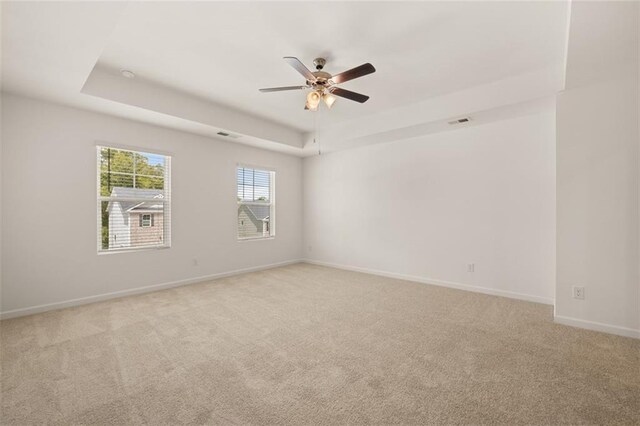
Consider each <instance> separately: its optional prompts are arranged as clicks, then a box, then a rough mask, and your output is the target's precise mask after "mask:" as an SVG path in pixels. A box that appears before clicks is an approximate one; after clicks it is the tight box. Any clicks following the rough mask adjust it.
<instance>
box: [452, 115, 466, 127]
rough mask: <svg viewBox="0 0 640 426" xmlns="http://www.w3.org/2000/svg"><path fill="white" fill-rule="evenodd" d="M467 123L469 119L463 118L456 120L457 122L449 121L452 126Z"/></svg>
mask: <svg viewBox="0 0 640 426" xmlns="http://www.w3.org/2000/svg"><path fill="white" fill-rule="evenodd" d="M469 121H471V119H470V118H469V117H463V118H458V119H457V120H453V121H450V122H449V124H451V125H452V126H453V125H455V124H462V123H468V122H469Z"/></svg>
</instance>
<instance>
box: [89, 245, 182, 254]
mask: <svg viewBox="0 0 640 426" xmlns="http://www.w3.org/2000/svg"><path fill="white" fill-rule="evenodd" d="M169 248H171V246H153V247H133V248H121V249H112V250H98V256H102V255H109V254H119V253H135V252H139V251H154V250H164V249H169Z"/></svg>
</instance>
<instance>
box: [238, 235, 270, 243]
mask: <svg viewBox="0 0 640 426" xmlns="http://www.w3.org/2000/svg"><path fill="white" fill-rule="evenodd" d="M275 239H276V237H275V235H274V236H272V237H248V238H238V242H239V243H244V242H246V241H265V240H275Z"/></svg>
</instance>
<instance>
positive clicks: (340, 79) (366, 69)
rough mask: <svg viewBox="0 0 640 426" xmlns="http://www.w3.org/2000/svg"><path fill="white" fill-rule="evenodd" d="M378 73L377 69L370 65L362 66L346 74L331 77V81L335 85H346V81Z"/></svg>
mask: <svg viewBox="0 0 640 426" xmlns="http://www.w3.org/2000/svg"><path fill="white" fill-rule="evenodd" d="M374 72H376V69H375V68H374V67H373V65H371V64H370V63H368V62H367V63H366V64H362V65H360V66H359V67H355V68H351V69H350V70H347V71H345V72H341V73H340V74H336V75H334V76H333V77H331V81H333V82H334V83H335V84H340V83H344V82H345V81H349V80H353V79H354V78H358V77H364V76H365V75H369V74H372V73H374Z"/></svg>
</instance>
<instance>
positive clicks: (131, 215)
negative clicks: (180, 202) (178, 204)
mask: <svg viewBox="0 0 640 426" xmlns="http://www.w3.org/2000/svg"><path fill="white" fill-rule="evenodd" d="M111 196H112V197H122V198H129V199H131V198H138V199H140V198H142V199H148V200H149V201H141V200H139V201H124V200H123V201H111V202H109V206H108V207H107V209H108V212H109V247H110V248H114V247H139V246H144V245H158V244H162V242H163V236H164V214H163V213H164V211H163V203H161V202H158V201H155V200H159V199H162V198H164V196H163V191H162V190H160V189H138V188H122V187H114V188H113V189H112V190H111Z"/></svg>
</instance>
